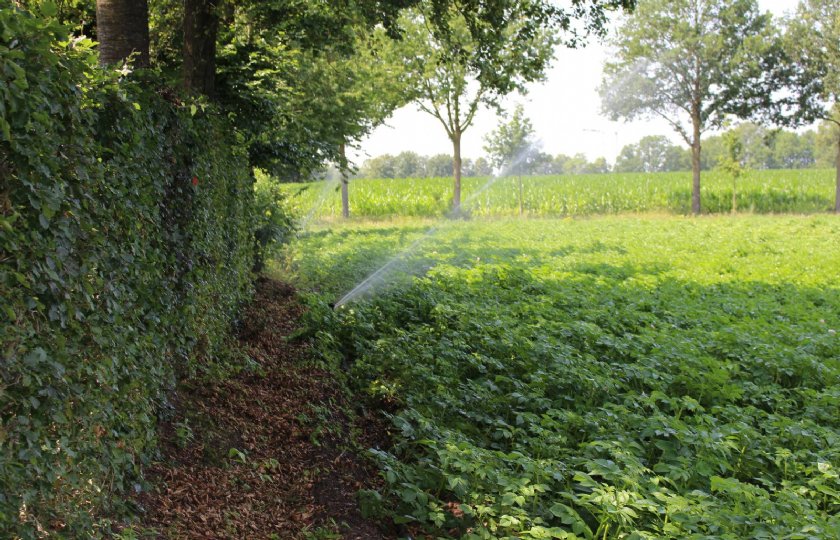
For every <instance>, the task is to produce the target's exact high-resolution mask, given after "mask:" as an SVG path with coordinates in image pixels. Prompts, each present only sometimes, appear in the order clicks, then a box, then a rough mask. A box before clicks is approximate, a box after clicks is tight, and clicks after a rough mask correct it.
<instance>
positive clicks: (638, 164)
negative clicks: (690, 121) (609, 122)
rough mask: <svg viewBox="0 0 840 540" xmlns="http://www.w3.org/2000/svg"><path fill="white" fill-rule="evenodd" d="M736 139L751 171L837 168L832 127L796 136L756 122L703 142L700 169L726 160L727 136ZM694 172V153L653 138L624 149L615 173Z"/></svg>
mask: <svg viewBox="0 0 840 540" xmlns="http://www.w3.org/2000/svg"><path fill="white" fill-rule="evenodd" d="M730 134H731V136H733V137H735V139H736V140H737V141H738V144H739V146H740V148H741V153H740V158H739V162H740V165H741V166H742V167H744V168H748V169H806V168H814V167H816V168H825V169H827V168H831V167H833V166H834V159H835V152H836V150H835V143H834V135H833V133H832V128H831V124H829V123H823V124H821V125H820V127H819V129H818V130H809V131H806V132H804V133H797V132H794V131H789V130H776V129H769V128H767V127H764V126H762V125H760V124H756V123H753V122H745V123H742V124H740V125H738V126H736V127H734V128H732V129H730V130H727V131H726V132H724V133H721V134H719V135H713V136H711V137H708V138H706V139H704V140H703V152H702V153H701V155H700V169H701V170H710V169H714V168H715V167H717V166H718V164H719V163H720V162H721V160H722V159H725V157H726V155H727V153H728V149H727V144H726V138H727V136H730ZM689 169H691V151H690V150H686V149H685V148H683V147H680V146H677V145H675V144H674V143H672V142H671V141H670V140H669V139H668V138H667V137H664V136H661V135H651V136H647V137H643V138H642V139H641V140H639V141H638V142H637V143H634V144H628V145H627V146H625V147H624V148H622V149H621V152H620V153H619V155H618V157H617V158H616V161H615V166H614V168H613V170H614V171H615V172H657V171H685V170H689Z"/></svg>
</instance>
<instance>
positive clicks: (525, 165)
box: [355, 108, 835, 178]
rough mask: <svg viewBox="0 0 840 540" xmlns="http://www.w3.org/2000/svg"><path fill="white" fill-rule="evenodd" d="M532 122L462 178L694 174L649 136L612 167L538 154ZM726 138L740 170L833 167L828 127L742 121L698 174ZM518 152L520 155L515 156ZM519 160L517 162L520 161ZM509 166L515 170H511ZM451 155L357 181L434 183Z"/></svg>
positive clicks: (662, 140)
mask: <svg viewBox="0 0 840 540" xmlns="http://www.w3.org/2000/svg"><path fill="white" fill-rule="evenodd" d="M533 137H534V131H533V128H532V127H531V124H530V122H529V121H528V119H527V118H525V117H524V115H523V114H522V111H521V109H520V108H517V109H516V110H515V111H514V113H513V116H512V118H511V120H510V121H509V122H508V123H503V124H501V125H500V126H499V127H498V129H497V130H496V131H494V132H493V133H492V134H491V135H490V136H488V137H487V143H488V144H487V145H486V146H485V148H484V149H485V151H486V152H487V153H488V155H489V156H491V157H490V159H486V158H483V157H480V158H478V159H476V160H475V161H473V160H470V159H463V160H462V164H461V168H462V176H466V177H470V176H489V175H491V174H493V173H494V172H495V171H494V168H495V169H496V170H497V171H500V172H505V171H504V169H505V168H506V167H509V168H510V170H509V171H507V173H514V174H524V175H538V174H600V173H607V172H667V171H687V170H690V169H691V151H690V150H687V149H685V148H683V147H681V146H678V145H676V144H674V143H673V142H672V141H671V140H670V139H668V137H665V136H662V135H649V136H646V137H642V138H641V139H640V140H639V141H637V142H636V143H633V144H628V145H626V146H624V147H623V148H622V149H621V152H620V153H619V154H618V156H617V157H616V160H615V164H614V165H612V166H611V165H610V164H609V163H608V162H607V160H606V159H605V158H603V157H599V158H597V159H595V160H593V161H589V160H588V159H587V157H586V156H585V155H584V154H575V155H573V156H569V155H566V154H557V155H555V156H552V155H550V154H547V153H545V152H542V151H540V150H539V148H538V147H537V146H536V143H534V141H533ZM727 137H734V138H735V140H736V141H737V143H738V146H739V148H740V152H739V158H738V161H739V165H740V166H741V167H743V168H745V169H804V168H813V167H818V168H831V167H833V166H834V158H835V149H834V134H833V132H832V126H831V124H829V123H823V124H821V125H820V127H819V129H818V130H809V131H805V132H803V133H797V132H795V131H790V130H784V129H782V130H778V129H770V128H767V127H764V126H762V125H760V124H756V123H753V122H744V123H742V124H739V125H738V126H735V127H733V128H731V129H729V130H727V131H725V132H723V133H721V134H719V135H713V136H711V137H708V138H706V139H704V141H703V148H704V151H703V153H702V154H701V159H700V169H701V170H711V169H715V168H717V167H718V166H719V165H720V163H721V162H722V161H724V160H725V159H727V158H728V155H729V151H730V150H729V145H727ZM517 152H520V153H521V155H520V156H516V155H515V154H516V153H517ZM517 158H518V159H517ZM511 163H513V165H512V166H511ZM453 166H454V163H453V159H452V156H451V155H449V154H437V155H434V156H430V157H426V156H421V155H419V154H417V153H416V152H410V151H409V152H401V153H399V154H397V155H396V156H392V155H390V154H384V155H381V156H376V157H374V158H371V159H368V160H366V161H365V162H364V163H363V164H362V167H361V168H360V169H359V171H358V172H357V173H356V175H355V177H356V178H430V177H441V176H449V175H451V174H452V170H453Z"/></svg>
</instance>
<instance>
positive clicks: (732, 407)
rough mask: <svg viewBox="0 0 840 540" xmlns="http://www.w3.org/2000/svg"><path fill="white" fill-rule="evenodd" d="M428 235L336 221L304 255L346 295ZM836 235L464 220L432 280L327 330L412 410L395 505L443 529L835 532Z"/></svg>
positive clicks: (399, 443) (428, 254)
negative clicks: (353, 283)
mask: <svg viewBox="0 0 840 540" xmlns="http://www.w3.org/2000/svg"><path fill="white" fill-rule="evenodd" d="M419 234H423V228H420V230H419V231H418V230H417V227H416V226H412V225H410V224H409V225H403V226H396V227H395V226H394V225H393V223H388V224H387V226H384V225H375V224H374V225H359V224H357V225H353V226H347V227H337V228H336V229H334V230H324V231H319V232H317V233H313V234H312V235H311V236H310V237H304V238H303V240H302V242H303V245H302V246H298V247H297V249H300V250H301V252H300V255H298V259H297V263H298V264H299V265H300V269H301V270H300V271H301V273H302V274H303V275H304V276H305V277H306V278H308V279H315V280H317V281H318V282H319V284H320V286H321V287H322V288H326V289H328V290H329V289H331V288H339V290H341V288H342V287H345V288H346V287H347V283H348V279H349V278H347V276H351V275H355V274H361V275H364V272H363V269H364V268H367V269H368V270H369V271H370V270H374V269H375V264H376V262H377V260H376V259H377V257H383V258H384V256H383V255H382V253H381V251H378V248H381V249H382V251H384V252H388V251H389V250H393V251H398V250H399V247H398V246H399V245H400V244H411V243H412V242H413V241H414V240H415V238H416V235H419ZM837 234H838V226H837V224H836V223H834V222H832V221H831V220H826V218H825V217H823V216H817V217H810V218H801V217H772V218H771V217H760V216H752V217H748V218H747V217H745V218H739V219H733V218H721V217H718V218H708V219H704V220H702V223H701V222H698V221H697V220H688V219H667V218H666V219H663V218H637V217H634V218H632V219H630V218H609V217H602V218H598V219H588V220H575V221H572V220H565V221H561V220H525V221H523V220H508V221H496V222H486V221H484V222H482V221H475V222H469V223H463V224H457V225H452V226H444V227H441V228H440V229H438V231H437V233H436V234H435V235H434V236H433V238H432V239H431V240H430V241H429V242H428V243H427V244H424V245H426V246H428V249H427V250H425V253H423V254H417V255H416V256H415V258H414V259H413V260H410V261H406V264H405V266H406V267H407V268H409V269H410V268H411V267H412V266H414V265H417V266H419V267H423V268H424V269H426V270H425V275H424V276H423V277H419V278H410V277H407V276H397V278H398V279H395V283H393V284H392V285H391V288H390V289H389V288H383V289H381V290H380V291H379V294H378V295H377V296H375V297H370V298H368V299H367V300H361V299H357V300H355V301H354V302H352V303H350V304H348V305H347V306H345V307H344V309H342V310H339V311H336V312H335V314H336V317H335V318H334V319H332V320H329V321H325V322H326V323H327V324H328V325H329V326H328V327H327V328H328V330H326V331H325V330H324V327H323V326H320V327H319V332H320V335H321V336H325V335H326V336H329V341H326V340H324V339H320V340H319V341H320V342H321V343H322V344H324V346H325V347H327V348H329V349H330V350H333V349H334V350H335V351H342V352H343V353H344V354H345V357H347V356H349V357H350V358H351V359H352V360H353V367H352V374H351V380H352V381H353V382H354V384H355V386H356V388H357V389H358V391H360V392H369V395H370V397H371V399H373V400H374V401H375V402H380V403H382V404H384V405H385V406H386V407H388V410H390V411H392V415H391V416H390V419H391V422H392V425H393V429H392V436H393V446H392V447H391V448H389V449H387V451H378V452H376V453H374V454H373V455H374V457H375V459H376V460H377V461H378V462H379V464H380V466H381V467H382V470H383V471H385V472H384V480H385V483H386V485H385V487H384V488H383V490H382V492H381V495H382V498H381V501H380V503H379V504H381V507H380V510H381V511H384V512H387V513H388V514H389V515H390V516H391V517H392V519H397V520H401V521H403V522H412V523H418V524H420V525H422V526H423V527H424V528H425V533H426V534H428V535H429V536H433V537H436V536H438V537H456V538H529V537H536V538H550V537H557V538H564V537H568V538H575V537H577V538H598V539H600V538H604V537H606V538H674V539H677V538H691V537H697V538H702V537H714V538H780V537H786V536H788V537H797V536H808V537H813V538H826V539H828V538H832V537H833V536H834V530H835V529H836V517H835V516H836V512H837V510H838V499H837V493H838V491H840V484H838V474H837V463H838V459H840V453H838V448H840V446H838V441H840V421H838V418H840V415H838V414H837V410H836V409H837V405H836V403H834V400H836V395H837V394H838V392H840V362H838V358H840V341H838V339H837V338H836V335H837V334H836V333H835V334H832V333H830V332H829V330H830V329H832V330H833V329H836V327H837V326H838V325H840V319H838V315H837V314H838V313H840V295H838V291H837V289H836V287H835V286H834V281H835V274H836V265H837V264H840V259H838V257H840V254H838V253H835V252H831V253H829V252H826V251H825V250H824V246H825V245H826V243H827V242H830V241H831V239H832V238H834V237H835V235H837ZM383 246H384V247H383ZM306 248H309V249H306ZM420 251H423V250H420ZM814 253H821V254H822V255H821V256H820V257H816V258H815V257H813V254H814ZM803 266H807V267H808V270H807V271H805V272H803V271H802V268H803ZM724 267H726V269H725V270H723V268H724ZM333 276H339V277H340V278H341V279H340V280H339V279H333ZM336 294H337V295H340V292H338V291H336ZM821 321H822V322H821ZM382 388H387V389H389V391H387V392H385V391H381V390H380V389H382ZM826 407H827V409H826ZM395 409H396V410H395ZM421 493H422V494H423V495H425V497H421V496H420V494H421Z"/></svg>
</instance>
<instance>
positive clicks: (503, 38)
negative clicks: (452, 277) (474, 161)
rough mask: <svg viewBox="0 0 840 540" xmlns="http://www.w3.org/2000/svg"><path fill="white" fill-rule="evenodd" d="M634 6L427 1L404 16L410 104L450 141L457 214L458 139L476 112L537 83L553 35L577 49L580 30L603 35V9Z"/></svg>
mask: <svg viewBox="0 0 840 540" xmlns="http://www.w3.org/2000/svg"><path fill="white" fill-rule="evenodd" d="M634 4H635V1H634V0H592V1H590V2H585V1H583V0H574V1H573V2H571V3H570V5H569V7H568V8H566V9H564V8H560V7H557V6H556V5H554V4H553V3H550V2H547V1H544V0H485V1H479V0H465V1H463V2H446V1H431V2H428V3H427V4H424V5H423V6H421V7H423V9H416V10H413V11H411V12H410V15H407V16H404V17H403V18H402V26H403V27H404V36H403V40H402V46H403V54H404V58H405V59H406V63H407V64H408V70H409V72H411V73H413V74H415V80H414V84H413V86H414V88H416V90H417V94H416V96H415V101H416V103H417V104H418V106H419V107H420V109H421V110H423V111H425V112H427V113H428V114H430V115H432V116H433V117H434V118H436V119H437V120H438V121H439V122H440V124H441V125H442V126H443V128H444V130H445V131H446V135H447V137H448V138H449V140H450V142H451V143H452V155H453V170H452V174H453V177H454V186H453V196H452V209H453V211H454V212H455V213H458V212H460V209H461V165H462V163H461V138H462V136H463V134H464V131H466V130H467V129H468V128H469V127H470V126H471V125H472V123H473V120H474V119H475V115H476V113H477V112H478V109H479V108H480V107H482V106H489V107H498V105H499V101H500V99H501V98H503V97H504V96H506V95H508V94H510V93H512V92H515V91H518V92H524V91H525V86H526V84H527V83H529V82H533V81H537V80H540V79H542V78H543V76H544V72H545V69H546V68H547V66H548V64H549V61H550V59H551V56H552V51H553V47H554V45H555V43H556V42H557V41H558V34H557V30H558V29H561V30H563V31H565V32H568V34H564V35H565V36H568V39H567V43H569V44H571V45H577V44H579V43H580V39H579V38H581V36H582V35H584V34H585V33H586V32H590V31H595V32H599V33H600V32H603V27H604V24H605V22H606V12H607V11H608V10H610V9H615V8H618V7H631V6H633V5H634ZM575 23H577V25H576V24H575ZM578 30H580V32H579V31H578Z"/></svg>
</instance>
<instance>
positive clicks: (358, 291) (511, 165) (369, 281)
mask: <svg viewBox="0 0 840 540" xmlns="http://www.w3.org/2000/svg"><path fill="white" fill-rule="evenodd" d="M540 146H541V143H540V142H538V141H537V142H533V143H531V144H529V145H528V146H526V147H525V148H523V149H522V150H521V151H520V152H519V153H518V154H516V155H515V156H514V157H513V159H511V160H510V162H508V163H507V164H505V166H504V167H503V168H502V169H500V170H499V171H498V172H497V173H495V174H493V176H491V177H490V178H489V179H488V180H487V182H485V183H484V185H482V186H481V187H480V188H478V189H477V190H476V191H475V192H473V193H471V194H470V196H469V197H467V199H466V200H465V201H464V203H463V204H462V205H461V206H462V207H463V208H466V209H467V210H469V205H470V203H471V202H472V201H474V200H475V199H476V198H477V197H478V196H479V195H481V194H482V193H484V192H485V191H487V189H489V188H490V186H492V185H493V184H494V183H495V182H496V181H497V180H498V179H499V178H504V177H505V176H508V174H509V173H510V172H511V171H512V170H514V169H515V168H516V167H517V166H518V165H520V164H521V163H522V162H524V161H525V160H526V159H527V158H528V157H529V156H532V155H533V153H534V151H535V150H538V149H539V148H540ZM441 226H442V225H434V226H432V227H430V228H429V229H428V230H427V231H426V232H425V233H423V235H422V236H421V237H420V238H418V239H417V240H415V241H414V242H412V243H411V244H409V246H408V247H406V248H405V249H403V250H402V251H400V252H399V253H397V254H396V255H395V256H393V257H392V258H391V259H390V260H389V261H388V262H386V263H385V264H383V265H382V266H380V267H379V268H378V269H377V270H376V271H375V272H373V273H372V274H370V275H369V276H368V277H366V278H365V279H364V280H362V281H361V282H360V283H359V284H358V285H356V286H355V287H353V289H352V290H351V291H350V292H348V293H347V294H345V295H344V296H342V297H341V298H340V299H338V301H336V302H335V304H333V308H334V309H338V308H340V307H342V306H343V305H345V304H346V303H348V302H350V301H351V300H353V299H354V298H357V297H358V296H360V295H362V294H364V293H366V292H367V291H369V290H371V289H372V288H373V287H375V286H376V285H378V284H380V283H383V282H384V281H385V280H386V279H387V278H388V276H390V275H391V274H392V272H393V271H394V270H395V269H396V268H397V267H398V266H399V265H400V263H402V262H404V261H407V260H408V258H409V257H411V256H412V255H414V254H415V253H416V252H417V251H418V250H419V249H420V247H421V246H422V245H423V244H424V243H425V242H426V240H428V239H430V238H432V237H433V236H434V235H435V234H436V233H437V232H438V231H439V230H440V229H441Z"/></svg>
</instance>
